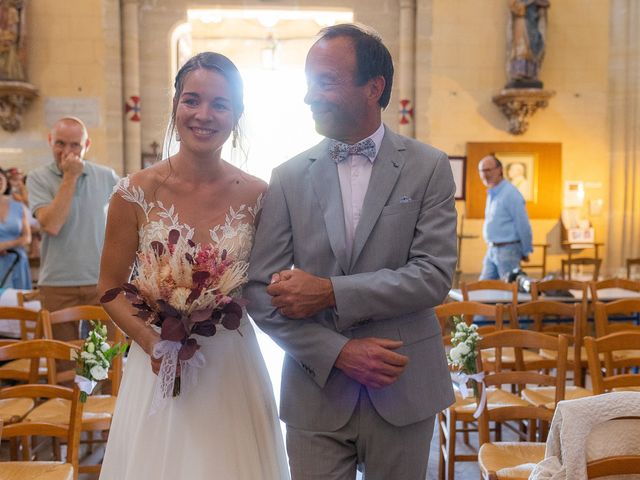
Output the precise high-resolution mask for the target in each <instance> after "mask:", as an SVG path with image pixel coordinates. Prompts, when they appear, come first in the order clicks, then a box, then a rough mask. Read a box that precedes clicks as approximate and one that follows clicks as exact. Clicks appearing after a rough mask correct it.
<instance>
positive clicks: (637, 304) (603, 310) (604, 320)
mask: <svg viewBox="0 0 640 480" xmlns="http://www.w3.org/2000/svg"><path fill="white" fill-rule="evenodd" d="M594 311H595V321H596V336H597V337H603V336H605V335H609V334H610V333H615V332H622V331H629V330H640V326H638V325H635V324H633V323H632V321H631V320H629V321H622V322H611V320H612V317H614V316H616V315H618V316H619V315H627V316H629V315H631V316H636V317H637V316H638V315H640V299H624V300H616V301H615V302H608V303H603V302H596V303H595V306H594Z"/></svg>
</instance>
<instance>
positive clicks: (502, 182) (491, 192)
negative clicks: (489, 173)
mask: <svg viewBox="0 0 640 480" xmlns="http://www.w3.org/2000/svg"><path fill="white" fill-rule="evenodd" d="M506 184H507V182H506V180H505V179H504V178H503V179H502V180H500V183H498V184H497V185H496V186H495V187H491V188H490V189H489V195H491V196H493V195H497V194H498V193H500V191H501V190H502V189H503V188H504V186H505V185H506Z"/></svg>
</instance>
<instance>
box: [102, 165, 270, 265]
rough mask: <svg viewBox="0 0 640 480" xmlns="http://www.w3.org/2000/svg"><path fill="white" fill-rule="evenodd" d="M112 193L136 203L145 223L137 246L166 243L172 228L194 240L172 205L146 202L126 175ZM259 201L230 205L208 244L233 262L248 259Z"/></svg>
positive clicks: (211, 231) (141, 228) (142, 193)
mask: <svg viewBox="0 0 640 480" xmlns="http://www.w3.org/2000/svg"><path fill="white" fill-rule="evenodd" d="M113 192H114V194H115V193H119V194H120V195H121V196H122V198H123V199H124V200H126V201H128V202H131V203H135V204H137V205H138V206H139V207H140V208H141V209H142V211H143V212H144V216H145V220H146V223H145V224H144V225H142V226H141V227H140V231H139V238H140V240H139V242H140V243H142V242H145V243H148V242H152V241H154V240H165V239H166V238H167V236H168V234H169V232H170V231H171V230H173V229H176V230H179V231H180V234H181V235H183V236H184V237H185V238H187V239H192V238H193V235H194V233H195V231H194V229H193V228H192V227H190V226H189V225H186V224H183V223H180V221H179V218H178V212H176V211H175V208H174V206H173V205H171V206H169V207H165V206H164V204H163V203H162V202H160V201H157V202H147V200H146V198H145V194H144V191H143V190H142V188H141V187H135V186H131V185H130V181H129V177H128V176H127V177H124V178H121V179H120V181H119V182H118V184H117V185H116V186H115V187H114V190H113ZM262 199H263V195H262V194H260V196H258V198H257V199H256V204H255V205H253V206H251V205H249V206H247V205H245V204H242V205H240V206H239V207H237V208H234V207H233V205H231V206H229V211H228V212H227V213H226V214H225V218H224V223H223V224H221V225H215V226H214V227H213V228H211V229H210V230H209V236H210V238H211V242H212V243H213V244H214V245H215V246H217V247H218V248H220V249H226V250H227V253H228V254H229V255H231V256H233V257H234V258H236V259H239V260H248V259H249V254H250V253H251V247H252V245H253V237H254V235H255V227H254V222H255V218H256V215H257V214H258V212H259V211H260V208H261V207H262Z"/></svg>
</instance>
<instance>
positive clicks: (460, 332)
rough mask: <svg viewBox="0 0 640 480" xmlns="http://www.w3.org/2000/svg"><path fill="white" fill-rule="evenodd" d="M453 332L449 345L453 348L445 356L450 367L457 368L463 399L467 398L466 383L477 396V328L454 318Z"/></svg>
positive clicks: (479, 379) (461, 319)
mask: <svg viewBox="0 0 640 480" xmlns="http://www.w3.org/2000/svg"><path fill="white" fill-rule="evenodd" d="M454 325H455V330H454V331H453V332H451V345H452V346H453V348H452V349H451V350H449V353H448V354H447V361H448V363H449V365H450V366H452V367H455V368H457V370H458V372H459V373H458V375H457V379H456V380H457V383H458V384H459V386H460V392H461V393H462V396H463V397H467V395H468V392H467V388H466V385H467V382H468V381H469V380H471V381H472V385H473V391H474V393H476V394H477V384H476V381H481V380H482V378H479V375H478V372H477V371H476V357H477V356H478V352H477V349H476V344H477V343H478V341H480V338H481V337H480V335H479V334H478V332H477V330H478V326H477V325H474V324H471V325H467V323H466V322H465V321H464V319H463V318H462V317H454Z"/></svg>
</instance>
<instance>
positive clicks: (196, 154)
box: [98, 52, 289, 480]
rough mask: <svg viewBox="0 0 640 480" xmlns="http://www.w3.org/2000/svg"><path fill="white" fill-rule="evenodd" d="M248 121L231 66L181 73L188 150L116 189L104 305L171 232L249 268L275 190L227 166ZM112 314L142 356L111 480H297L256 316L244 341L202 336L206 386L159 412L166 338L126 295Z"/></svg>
mask: <svg viewBox="0 0 640 480" xmlns="http://www.w3.org/2000/svg"><path fill="white" fill-rule="evenodd" d="M243 110H244V105H243V92H242V79H241V78H240V74H239V72H238V70H237V68H236V67H235V65H234V64H233V63H232V62H231V61H230V60H229V59H228V58H226V57H224V56H223V55H220V54H217V53H211V52H205V53H201V54H199V55H197V56H195V57H193V58H191V59H190V60H189V61H188V62H187V63H185V64H184V66H183V67H182V68H181V69H180V71H179V72H178V74H177V76H176V79H175V95H174V98H173V110H172V114H171V125H170V130H169V134H170V135H171V136H172V135H173V134H174V133H175V135H176V138H178V139H179V140H180V148H179V151H178V153H177V154H175V155H174V156H172V157H170V158H168V159H166V160H164V161H162V162H159V163H158V164H156V165H154V166H152V167H150V168H147V169H145V170H143V171H140V172H138V173H135V174H133V175H131V176H130V177H127V178H124V179H122V180H121V181H120V183H119V184H118V186H117V187H116V190H115V193H114V195H113V198H112V200H111V204H110V206H109V216H108V221H107V230H106V238H105V244H104V250H103V252H102V260H101V268H100V280H99V285H98V288H99V290H100V292H101V293H104V292H106V291H108V290H110V289H113V288H117V287H119V286H121V285H122V284H123V283H125V282H127V281H128V280H129V277H130V275H131V273H132V269H133V265H134V263H135V260H136V252H137V251H138V250H139V248H140V246H141V245H144V244H148V243H149V242H152V241H154V240H159V241H161V242H163V241H164V242H166V240H167V237H168V235H169V232H170V231H171V230H178V231H179V232H180V234H181V236H185V237H186V238H188V239H190V240H192V241H193V242H195V243H196V244H200V245H202V246H204V245H212V246H214V247H217V248H218V249H219V250H220V251H222V250H223V249H224V250H226V251H227V252H228V255H229V256H231V257H232V258H233V259H235V260H238V261H247V260H248V258H249V253H250V250H251V246H252V243H253V235H254V231H255V225H254V224H255V220H256V214H257V213H258V210H259V206H260V205H259V204H260V200H261V197H262V194H263V193H264V191H265V189H266V184H265V183H264V182H262V181H261V180H259V179H257V178H255V177H252V176H250V175H248V174H247V173H245V172H243V171H242V170H240V169H238V168H236V167H234V166H233V165H231V164H229V163H227V162H225V161H224V160H222V158H221V150H222V146H223V144H224V143H225V141H226V140H227V139H228V138H229V136H230V135H232V134H233V137H234V143H235V139H236V136H237V127H238V120H239V119H240V116H241V115H242V112H243ZM105 308H106V309H107V311H108V312H109V314H110V315H111V317H112V318H113V320H114V321H115V322H116V324H117V325H118V326H119V327H120V328H121V329H122V330H124V331H125V332H126V333H127V335H128V336H129V337H130V338H131V340H132V345H131V349H130V352H129V357H128V360H127V364H126V368H125V371H124V376H123V380H122V386H121V388H120V391H119V395H118V401H117V405H116V410H115V414H114V418H113V422H112V425H111V431H110V434H109V441H108V443H107V450H106V453H105V458H104V461H103V466H102V471H101V474H100V479H101V480H127V479H128V480H134V479H135V480H145V479H148V480H162V479H166V480H169V479H171V480H174V479H184V480H198V479H225V480H227V479H228V480H249V479H251V480H255V479H261V480H283V479H288V478H289V473H288V470H287V466H286V456H285V452H284V446H283V442H282V435H281V430H280V424H279V420H278V416H277V412H276V408H275V402H274V399H273V394H272V389H271V384H270V381H269V378H268V374H267V370H266V367H265V364H264V360H263V359H262V356H261V354H260V350H259V347H258V343H257V341H256V337H255V333H254V331H253V329H252V327H251V325H250V323H249V321H248V319H247V315H246V312H243V316H242V320H241V321H240V327H239V329H238V330H239V332H240V333H241V335H240V334H239V332H238V331H234V330H226V329H224V328H218V330H217V333H216V334H215V335H213V336H209V337H202V336H198V335H195V336H194V337H195V338H196V339H197V342H198V344H199V345H200V349H199V352H201V353H202V354H203V356H204V360H205V362H204V366H202V367H201V368H198V369H197V373H196V375H197V384H196V385H194V386H192V387H190V388H189V390H188V391H186V389H184V390H183V391H182V392H181V393H180V394H179V395H178V396H175V397H170V396H169V398H167V399H166V401H165V405H164V406H163V408H162V409H160V410H159V411H157V412H155V407H154V409H152V403H153V398H154V391H155V389H156V381H157V378H158V377H157V373H158V370H159V368H160V366H161V361H162V359H161V358H155V357H154V356H153V352H154V347H155V346H156V344H158V342H159V341H160V336H159V333H158V329H157V328H153V327H151V326H148V325H146V324H145V322H144V321H143V320H141V319H140V318H138V317H136V316H134V313H135V309H134V308H133V307H132V306H131V303H130V302H129V301H128V300H127V299H126V298H124V296H122V295H120V296H118V297H117V298H116V299H115V300H114V301H111V302H109V303H106V304H105ZM154 405H155V404H154ZM152 410H153V411H152Z"/></svg>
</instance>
